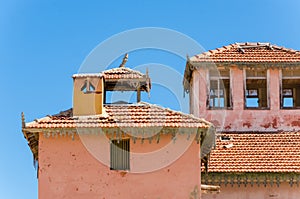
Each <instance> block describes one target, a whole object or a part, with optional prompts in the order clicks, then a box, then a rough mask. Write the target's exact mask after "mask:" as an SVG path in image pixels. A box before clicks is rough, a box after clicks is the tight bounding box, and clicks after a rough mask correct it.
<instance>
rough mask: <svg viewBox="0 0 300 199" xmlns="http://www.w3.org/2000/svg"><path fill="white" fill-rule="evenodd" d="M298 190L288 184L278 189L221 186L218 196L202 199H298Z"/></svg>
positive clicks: (273, 187)
mask: <svg viewBox="0 0 300 199" xmlns="http://www.w3.org/2000/svg"><path fill="white" fill-rule="evenodd" d="M299 196H300V189H299V187H297V186H296V185H294V186H293V187H290V185H289V184H288V183H281V185H280V186H279V187H277V186H276V185H273V186H270V185H267V186H266V187H264V186H263V185H260V186H259V187H258V186H257V185H253V187H251V186H249V185H248V186H247V187H244V186H243V185H241V186H240V187H238V186H236V185H235V186H233V187H231V186H230V185H227V186H226V187H225V186H221V192H220V193H219V194H202V197H201V198H202V199H252V198H255V199H298V198H299Z"/></svg>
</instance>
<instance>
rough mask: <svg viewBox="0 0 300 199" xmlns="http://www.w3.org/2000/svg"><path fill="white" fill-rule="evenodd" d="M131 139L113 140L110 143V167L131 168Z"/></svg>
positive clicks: (116, 168) (112, 168)
mask: <svg viewBox="0 0 300 199" xmlns="http://www.w3.org/2000/svg"><path fill="white" fill-rule="evenodd" d="M129 143H130V140H129V139H124V140H112V141H111V144H110V169H111V170H129V169H130V161H129V147H130V146H129Z"/></svg>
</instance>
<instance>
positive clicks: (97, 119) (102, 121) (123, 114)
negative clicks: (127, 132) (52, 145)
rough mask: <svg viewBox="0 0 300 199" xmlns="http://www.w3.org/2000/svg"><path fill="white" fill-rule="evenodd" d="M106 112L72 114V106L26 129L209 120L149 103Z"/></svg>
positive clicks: (190, 124) (194, 124) (189, 124)
mask: <svg viewBox="0 0 300 199" xmlns="http://www.w3.org/2000/svg"><path fill="white" fill-rule="evenodd" d="M104 109H105V113H104V114H102V115H91V116H82V117H73V116H72V109H69V110H67V111H64V112H61V113H60V114H57V115H53V116H47V117H44V118H41V119H38V120H35V121H33V122H30V123H26V127H25V128H27V129H28V128H76V127H86V128H93V127H97V128H98V127H99V128H114V127H173V128H180V127H181V128H209V127H210V126H211V123H209V122H207V121H205V120H203V119H199V118H196V117H194V116H192V115H188V114H184V113H182V112H178V111H173V110H170V109H166V108H162V107H160V106H157V105H152V104H148V103H144V102H141V103H137V104H112V105H104Z"/></svg>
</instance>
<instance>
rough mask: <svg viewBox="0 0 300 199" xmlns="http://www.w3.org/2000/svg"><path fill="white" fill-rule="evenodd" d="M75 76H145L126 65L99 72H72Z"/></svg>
mask: <svg viewBox="0 0 300 199" xmlns="http://www.w3.org/2000/svg"><path fill="white" fill-rule="evenodd" d="M76 77H104V78H105V79H107V80H109V79H114V80H116V79H142V78H145V77H146V75H144V74H143V73H141V72H139V71H137V70H132V69H130V68H126V67H119V68H112V69H109V70H105V71H103V72H101V73H81V74H74V75H73V78H76Z"/></svg>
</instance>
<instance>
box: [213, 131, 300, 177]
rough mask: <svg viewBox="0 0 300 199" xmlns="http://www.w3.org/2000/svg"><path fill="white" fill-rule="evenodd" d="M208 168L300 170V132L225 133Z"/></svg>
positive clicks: (234, 170) (220, 169)
mask: <svg viewBox="0 0 300 199" xmlns="http://www.w3.org/2000/svg"><path fill="white" fill-rule="evenodd" d="M221 138H223V139H224V141H221ZM226 139H230V140H227V141H225V140H226ZM208 172H225V173H226V172H300V132H280V133H222V134H221V135H218V138H217V141H216V149H214V150H212V152H211V156H210V160H209V163H208Z"/></svg>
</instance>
